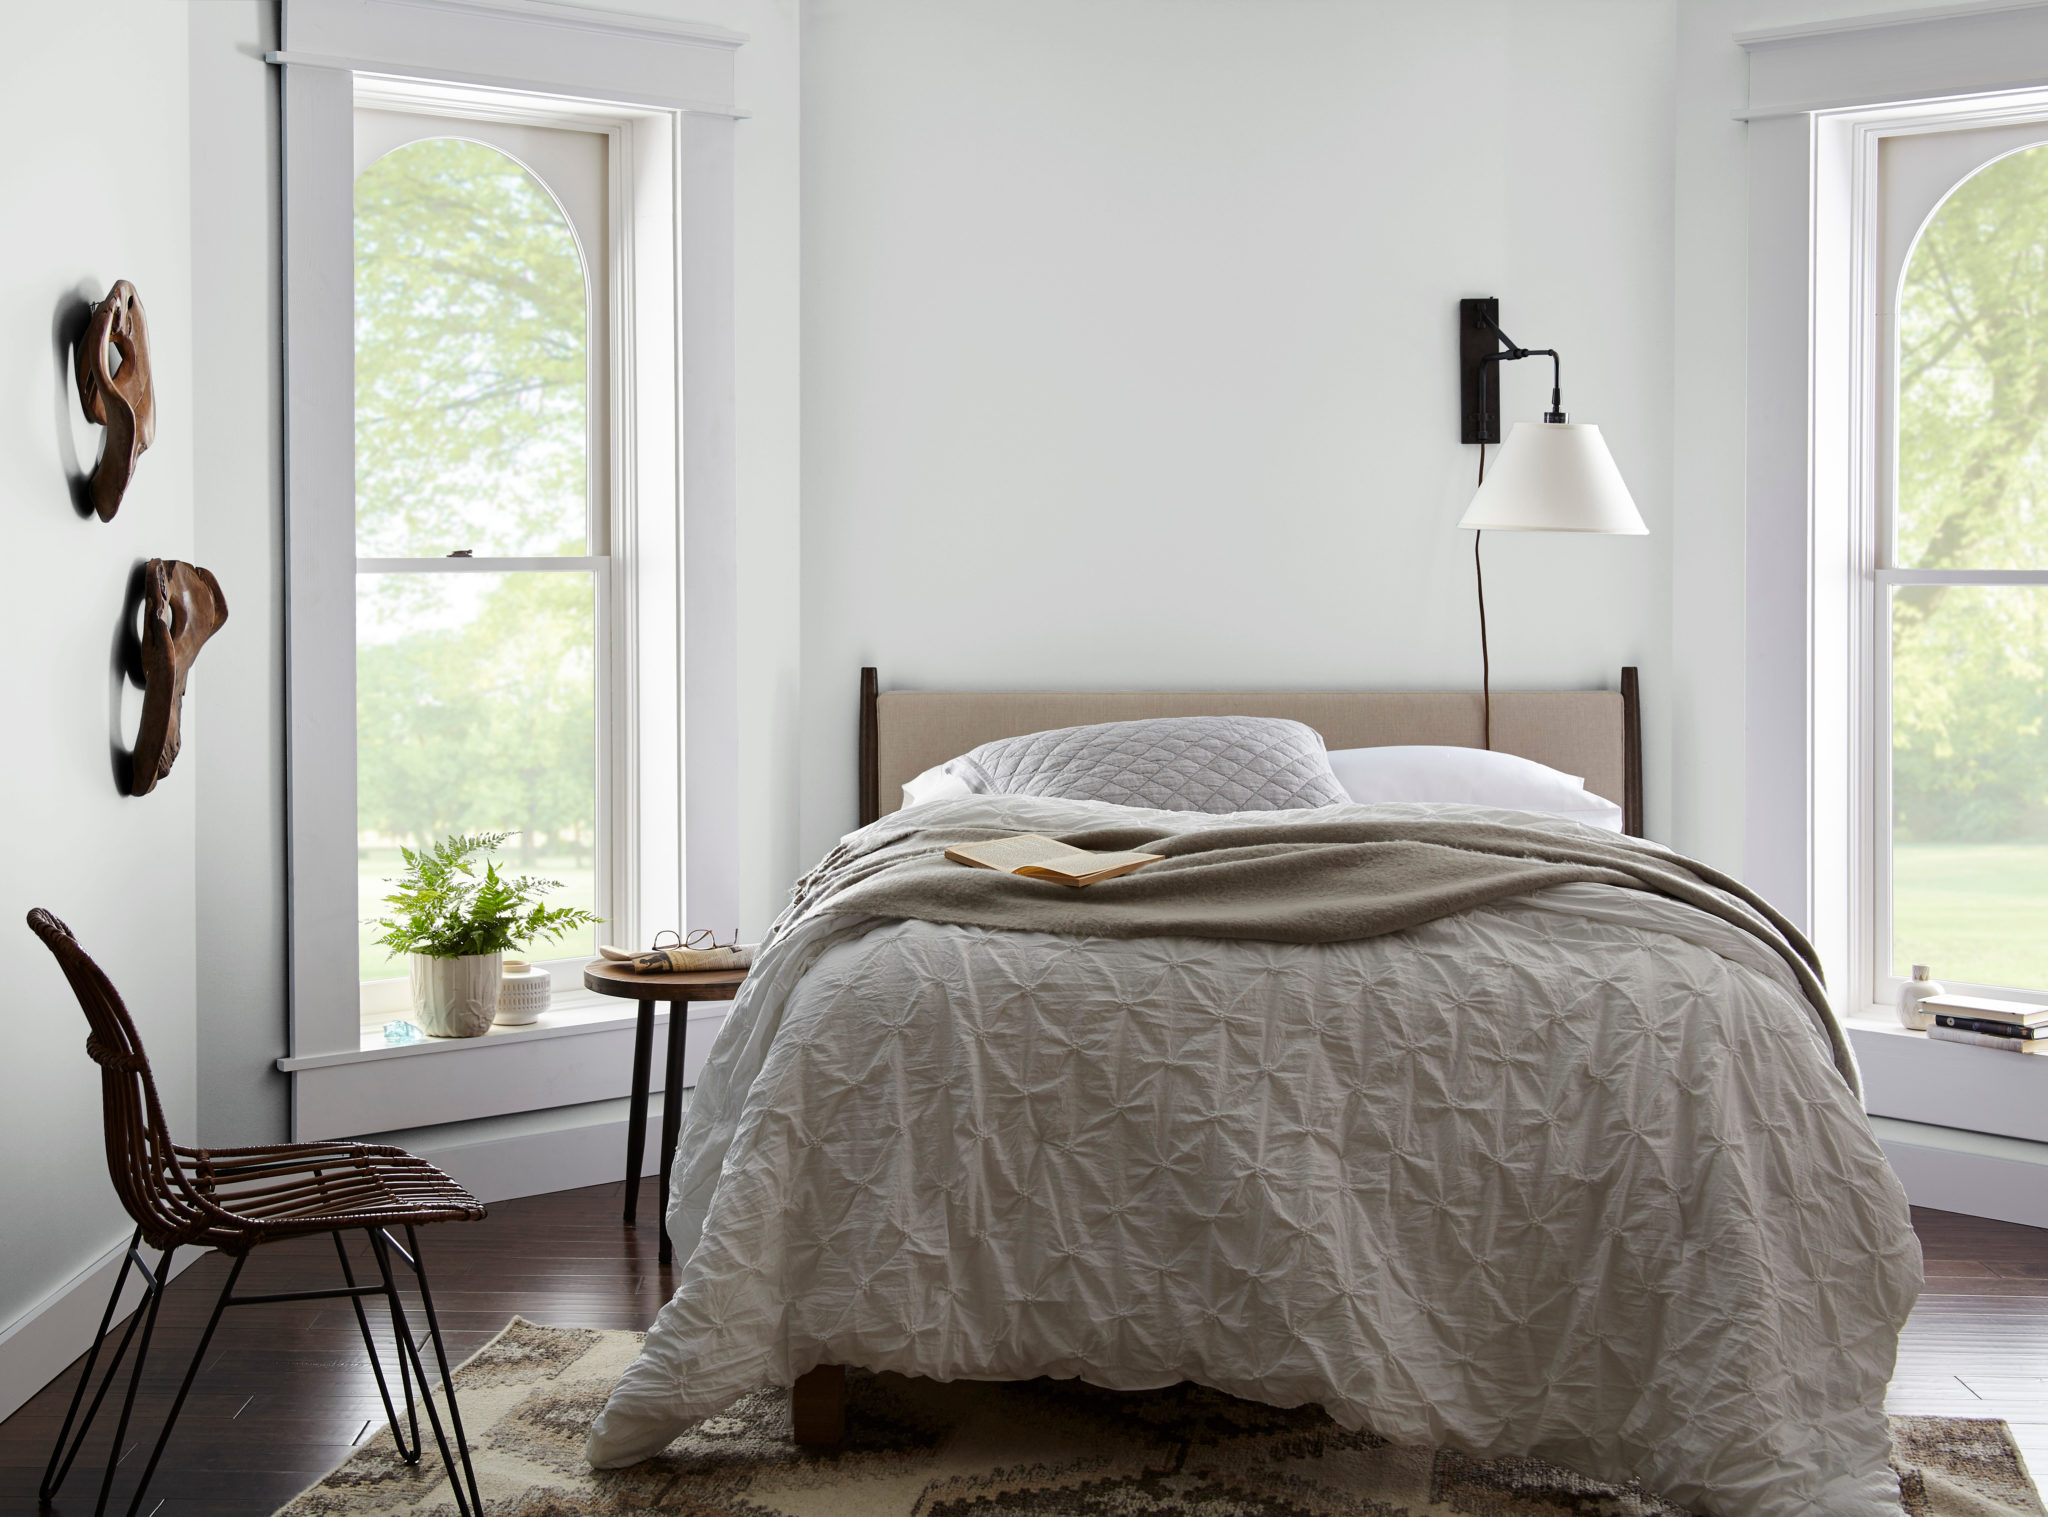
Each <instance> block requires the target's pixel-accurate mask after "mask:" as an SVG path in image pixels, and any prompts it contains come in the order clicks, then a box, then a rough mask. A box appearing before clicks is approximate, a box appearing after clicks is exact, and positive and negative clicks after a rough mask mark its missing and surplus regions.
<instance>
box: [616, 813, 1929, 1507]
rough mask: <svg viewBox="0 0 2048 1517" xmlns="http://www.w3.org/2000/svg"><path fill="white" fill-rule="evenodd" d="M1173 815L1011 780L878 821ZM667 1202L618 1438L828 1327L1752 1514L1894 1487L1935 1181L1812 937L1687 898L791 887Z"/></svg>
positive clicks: (795, 1349) (974, 1373)
mask: <svg viewBox="0 0 2048 1517" xmlns="http://www.w3.org/2000/svg"><path fill="white" fill-rule="evenodd" d="M1419 810H1420V808H1402V807H1384V806H1382V807H1372V808H1347V811H1346V812H1345V813H1342V814H1352V813H1358V812H1370V813H1371V814H1374V815H1378V816H1386V815H1389V814H1394V815H1399V814H1402V813H1403V812H1404V811H1417V812H1418V813H1419ZM1299 814H1300V815H1303V816H1314V817H1317V818H1327V817H1329V816H1331V815H1332V814H1333V810H1332V809H1325V810H1323V811H1320V812H1315V813H1299ZM1429 814H1430V815H1433V816H1443V815H1446V814H1449V815H1457V816H1469V817H1474V818H1478V819H1483V820H1489V821H1509V822H1515V823H1518V824H1520V825H1526V826H1532V827H1551V828H1569V827H1571V826H1572V825H1573V824H1571V823H1566V822H1557V821H1544V820H1541V819H1539V818H1536V817H1534V816H1532V815H1528V814H1523V813H1504V812H1481V811H1477V810H1475V809H1472V808H1429ZM1158 815H1159V814H1158V813H1150V812H1145V813H1135V812H1133V811H1131V810H1129V809H1128V808H1121V807H1111V806H1106V805H1103V804H1101V803H1090V802H1065V801H1051V800H1040V799H1025V798H1018V797H978V798H972V799H967V800H960V801H949V802H942V803H937V804H933V805H929V806H921V807H917V808H915V809H914V810H912V811H910V812H907V813H898V814H897V815H895V816H891V817H888V818H885V819H884V820H883V821H882V822H879V823H877V824H875V826H873V827H871V828H868V829H866V831H865V832H864V833H862V834H859V835H857V840H856V844H855V851H858V850H859V848H861V847H863V846H877V845H879V843H881V842H882V841H885V840H887V839H890V838H895V837H900V836H902V834H903V833H904V832H905V831H906V830H908V829H910V828H912V827H914V826H916V825H918V824H920V823H923V824H931V825H940V824H960V823H974V824H993V825H997V826H1004V827H1010V828H1015V829H1017V830H1020V831H1021V830H1032V831H1060V830H1075V829H1079V828H1083V827H1090V826H1101V825H1104V824H1105V823H1108V822H1112V821H1127V820H1131V819H1133V818H1134V817H1135V818H1137V819H1140V820H1151V819H1154V818H1156V817H1157V816H1158ZM1273 819H1274V816H1273V814H1272V813H1262V814H1260V816H1259V817H1258V820H1259V821H1261V822H1267V821H1271V820H1273ZM1232 820H1242V818H1236V819H1233V818H1231V817H1215V818H1200V819H1191V818H1188V817H1186V816H1176V817H1175V818H1174V821H1175V822H1176V823H1177V824H1180V825H1183V826H1185V825H1189V824H1191V823H1196V822H1199V823H1208V824H1228V823H1229V822H1231V821H1232ZM669 1215H670V1226H671V1229H672V1232H673V1235H674V1237H675V1240H676V1246H677V1249H678V1252H679V1254H680V1256H681V1257H683V1258H685V1259H686V1260H687V1264H686V1265H685V1267H684V1269H683V1272H682V1278H681V1283H680V1284H679V1286H678V1288H677V1290H676V1294H675V1298H674V1299H673V1300H672V1301H671V1302H670V1303H669V1304H668V1305H667V1306H666V1307H664V1308H663V1309H662V1312H661V1315H660V1317H659V1318H658V1319H657V1321H656V1322H655V1325H654V1328H653V1331H652V1332H651V1333H650V1334H649V1335H648V1339H647V1346H646V1349H645V1351H644V1353H643V1354H642V1355H641V1357H640V1359H639V1360H638V1362H636V1363H635V1364H634V1365H633V1366H632V1368H631V1369H630V1370H629V1371H628V1372H627V1373H626V1375H625V1376H624V1377H623V1378H622V1379H621V1381H620V1383H619V1385H618V1388H617V1389H616V1390H615V1391H614V1393H613V1395H612V1398H611V1400H610V1403H609V1404H608V1405H607V1406H606V1408H605V1410H604V1413H603V1414H602V1416H600V1417H599V1419H598V1421H597V1423H596V1424H595V1426H594V1427H593V1429H592V1432H591V1436H590V1445H589V1453H590V1458H591V1461H592V1463H594V1464H597V1465H600V1466H616V1465H622V1464H629V1463H632V1462H634V1461H636V1460H638V1459H642V1458H645V1457H647V1456H648V1455H650V1454H652V1453H654V1452H656V1451H657V1450H659V1449H660V1448H661V1447H662V1446H663V1445H665V1444H666V1443H667V1442H668V1441H669V1440H670V1439H671V1438H673V1437H674V1436H675V1435H676V1434H677V1433H678V1432H680V1431H681V1430H682V1429H683V1428H684V1426H685V1425H686V1424H687V1423H688V1422H689V1421H690V1420H691V1419H693V1418H696V1417H700V1416H704V1415H707V1414H710V1413H713V1412H717V1411H719V1410H721V1409H723V1408H724V1407H725V1406H726V1405H728V1404H729V1403H730V1402H732V1401H733V1400H734V1399H735V1398H736V1397H738V1396H740V1395H741V1394H743V1393H745V1392H747V1391H751V1390H754V1389H757V1388H759V1387H761V1386H764V1385H777V1384H780V1385H787V1384H789V1383H790V1382H792V1381H793V1380H794V1379H795V1378H796V1377H797V1376H798V1375H800V1374H802V1373H803V1372H804V1371H805V1370H808V1369H810V1368H811V1367H812V1366H813V1365H817V1364H821V1363H836V1364H849V1365H862V1366H867V1367H869V1368H873V1369H888V1370H896V1371H900V1372H903V1373H906V1374H914V1375H924V1376H930V1377H932V1378H935V1379H955V1378H972V1379H1023V1378H1029V1377H1031V1376H1036V1375H1063V1376H1064V1375H1073V1376H1080V1377H1082V1378H1084V1379H1087V1380H1089V1381H1092V1382H1094V1383H1096V1384H1098V1385H1104V1386H1110V1387H1116V1388H1127V1389H1137V1388H1145V1387H1154V1386H1162V1385H1168V1384H1172V1383H1174V1382H1176V1381H1179V1380H1183V1379H1190V1380H1197V1381H1201V1382H1203V1383H1204V1384H1207V1385H1211V1386H1215V1387H1218V1388H1220V1389H1222V1390H1226V1391H1230V1392H1234V1393H1236V1394H1238V1395H1242V1396H1247V1397H1253V1398H1257V1399H1259V1400H1262V1401H1268V1402H1272V1403H1275V1404H1278V1405H1283V1406H1286V1405H1294V1404H1298V1403H1303V1402H1317V1403H1320V1404H1321V1405H1322V1406H1323V1407H1325V1408H1326V1409H1327V1410H1328V1411H1329V1413H1330V1414H1331V1415H1332V1416H1333V1417H1335V1418H1336V1419H1337V1420H1338V1421H1339V1422H1341V1423H1344V1424H1346V1425H1347V1426H1358V1425H1361V1424H1362V1425H1366V1426H1370V1427H1371V1428H1372V1429H1373V1430H1374V1431H1375V1432H1377V1433H1379V1434H1381V1435H1383V1436H1385V1437H1388V1438H1391V1439H1394V1440H1396V1441H1400V1442H1414V1443H1429V1442H1433V1443H1442V1444H1448V1445H1451V1446H1453V1447H1456V1448H1459V1449H1463V1450H1465V1451H1467V1452H1470V1453H1472V1454H1475V1455H1481V1456H1487V1455H1500V1454H1509V1453H1532V1454H1540V1455H1543V1456H1545V1457H1547V1458H1550V1459H1553V1460H1556V1461H1557V1462H1559V1463H1562V1464H1566V1465H1569V1466H1572V1467H1574V1468H1577V1469H1579V1470H1582V1471H1584V1472H1586V1473H1588V1474H1591V1475H1594V1476H1597V1477H1602V1478H1631V1477H1633V1478H1639V1479H1641V1480H1642V1481H1643V1482H1644V1483H1645V1484H1646V1485H1648V1486H1649V1487H1650V1488H1651V1489H1653V1490H1655V1491H1658V1492H1660V1493H1662V1494H1663V1495H1665V1496H1666V1497H1668V1498H1669V1499H1672V1500H1674V1501H1678V1502H1681V1503H1684V1504H1687V1505H1691V1506H1694V1507H1696V1508H1698V1509H1700V1510H1702V1511H1708V1512H1716V1513H1721V1514H1726V1517H1737V1514H1751V1513H1757V1514H1766V1513H1768V1514H1778V1513H1784V1514H1791V1513H1810V1512H1826V1513H1876V1512H1896V1511H1897V1510H1898V1489H1897V1483H1896V1481H1895V1480H1894V1479H1893V1477H1892V1476H1891V1474H1890V1471H1889V1469H1888V1468H1887V1465H1886V1451H1887V1447H1888V1435H1887V1432H1886V1425H1885V1421H1884V1417H1883V1415H1882V1405H1883V1398H1884V1390H1885V1384H1886V1381H1887V1380H1888V1379H1889V1377H1890V1374H1891V1369H1892V1360H1893V1352H1894V1348H1895V1344H1896V1341H1897V1336H1898V1331H1899V1328H1900V1326H1901V1324H1903V1322H1904V1321H1905V1318H1906V1314H1907V1311H1908V1310H1909V1308H1910V1307H1911V1306H1912V1304H1913V1300H1914V1297H1915V1295H1916V1294H1917V1292H1918V1289H1919V1284H1920V1259H1919V1249H1918V1246H1917V1244H1916V1243H1915V1241H1914V1237H1913V1234H1912V1232H1911V1230H1910V1227H1909V1225H1908V1221H1907V1211H1906V1199H1905V1196H1904V1193H1903V1192H1902V1190H1901V1189H1900V1186H1899V1184H1898V1182H1897V1180H1896V1179H1895V1178H1894V1177H1893V1175H1892V1174H1891V1172H1890V1170H1889V1169H1888V1168H1887V1167H1886V1164H1885V1161H1884V1158H1883V1156H1882V1155H1881V1153H1880V1152H1879V1150H1878V1146H1877V1143H1876V1141H1875V1139H1874V1138H1873V1137H1872V1136H1871V1133H1870V1129H1869V1126H1868V1124H1867V1123H1866V1121H1865V1119H1864V1117H1863V1114H1862V1111H1861V1109H1860V1107H1859V1105H1858V1103H1857V1101H1856V1100H1855V1098H1854V1097H1853V1096H1852V1095H1851V1093H1850V1091H1849V1088H1848V1086H1847V1085H1846V1084H1845V1082H1844V1080H1843V1078H1842V1076H1841V1075H1840V1074H1839V1073H1838V1072H1837V1071H1836V1070H1835V1068H1834V1067H1833V1066H1832V1064H1831V1063H1830V1056H1829V1051H1828V1046H1827V1043H1826V1041H1825V1040H1824V1038H1823V1037H1822V1035H1821V1033H1820V1031H1819V1030H1818V1029H1817V1027H1816V1025H1815V1013H1814V1011H1813V1009H1812V1008H1811V1007H1810V1006H1809V1005H1808V1003H1807V1001H1806V1000H1805V998H1804V997H1803V996H1802V995H1801V994H1800V992H1799V990H1798V988H1797V986H1796V984H1795V983H1794V981H1793V979H1792V977H1791V975H1790V974H1789V973H1788V972H1787V970H1786V969H1785V967H1784V965H1783V963H1782V962H1781V961H1780V960H1779V959H1778V958H1777V956H1776V955H1775V954H1773V953H1772V952H1771V951H1770V950H1769V949H1768V948H1767V947H1765V946H1764V945H1763V944H1762V943H1760V942H1758V941H1757V940H1756V939H1755V938H1753V937H1750V936H1749V935H1747V934H1744V933H1742V932H1740V931H1738V930H1736V929H1734V928H1732V927H1729V926H1727V925H1725V924H1724V923H1722V922H1720V921H1718V920H1716V919H1714V918H1711V917H1709V916H1707V915H1706V914H1704V913H1702V912H1698V911H1695V910H1693V909H1691V908H1689V907H1686V906H1683V905H1680V904H1678V903H1676V902H1673V901H1669V900H1666V899H1664V898H1661V897H1655V896H1649V895H1645V894H1642V893H1639V892H1634V891H1627V890H1621V889H1617V888H1613V887H1608V886H1597V885H1573V886H1568V887H1564V888H1560V889H1553V890H1549V891H1545V892H1543V893H1541V894H1538V895H1534V896H1529V897H1526V898H1522V899H1520V900H1517V901H1513V902H1510V903H1507V904H1504V905H1500V906H1495V907H1488V908H1484V909H1480V910H1476V911H1471V912H1467V913H1465V914H1463V915H1460V916H1456V917H1451V918H1445V919H1442V920H1439V921H1436V922H1433V923H1430V924H1428V925H1426V926H1423V927H1419V928H1414V929H1411V930H1409V931H1406V932H1402V933H1398V934H1394V935H1390V936H1385V937H1378V938H1371V939H1366V940H1363V941H1358V942H1348V943H1337V944H1326V945H1291V944H1274V943H1258V942H1243V941H1232V942H1220V941H1209V940H1193V939H1137V940H1125V941H1117V940H1110V939H1081V938H1060V937H1050V936H1045V935H1040V934H1027V933H1006V932H998V931H991V930H988V929H982V928H967V927H949V926H938V925H933V924H930V923H924V922H892V923H879V922H875V921H872V920H845V919H841V918H837V917H834V916H831V915H829V914H823V915H821V914H818V913H817V912H816V911H812V912H811V913H809V914H804V913H797V914H794V915H793V917H791V918H785V920H784V922H783V923H782V924H780V925H779V927H778V930H777V933H776V934H775V936H774V937H773V939H772V941H771V943H770V945H769V947H768V948H767V950H766V951H765V952H764V953H763V955H762V957H761V959H760V960H759V962H758V965H757V967H756V969H755V971H754V974H753V976H752V978H751V979H750V980H749V981H748V984H747V986H746V988H745V990H744V992H743V994H742V995H741V997H740V999H739V1000H738V1001H737V1002H736V1003H735V1005H734V1009H733V1013H732V1015H731V1016H730V1017H729V1018H728V1020H727V1022H726V1024H725V1028H724V1030H723V1032H722V1033H721V1034H720V1035H719V1039H718V1044H717V1047H716V1048H715V1049H714V1051H713V1053H712V1056H711V1061H710V1063H709V1065H708V1066H707V1068H706V1070H705V1073H704V1076H703V1079H702V1081H701V1082H700V1084H699V1086H698V1088H697V1093H696V1096H695V1099H694V1100H693V1102H692V1104H691V1107H690V1111H689V1115H688V1119H687V1122H686V1124H685V1127H684V1131H683V1140H682V1148H681V1153H680V1156H679V1159H678V1166H677V1173H676V1185H675V1191H674V1198H673V1201H672V1204H671V1209H670V1214H669Z"/></svg>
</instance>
